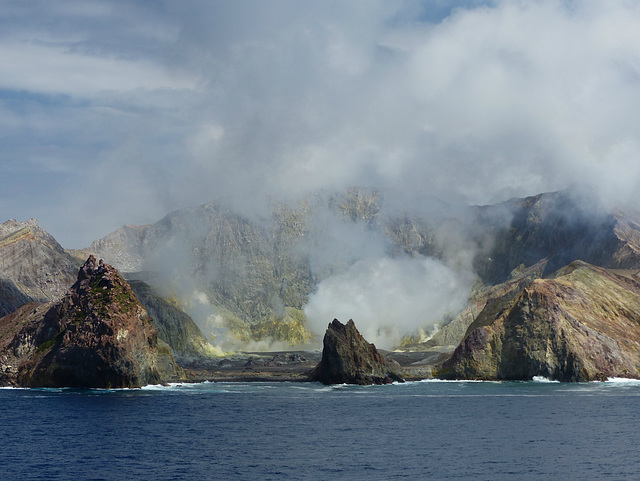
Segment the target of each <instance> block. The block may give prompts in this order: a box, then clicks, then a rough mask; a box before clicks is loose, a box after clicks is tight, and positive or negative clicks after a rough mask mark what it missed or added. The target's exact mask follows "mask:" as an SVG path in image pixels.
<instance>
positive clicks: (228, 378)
mask: <svg viewBox="0 0 640 481" xmlns="http://www.w3.org/2000/svg"><path fill="white" fill-rule="evenodd" d="M380 353H381V354H382V355H383V356H384V357H385V358H386V359H388V360H389V361H392V362H395V363H397V365H398V366H399V371H400V373H401V374H402V376H403V378H404V379H405V380H406V381H420V380H422V379H430V378H431V377H432V375H431V370H432V368H433V366H434V364H435V363H434V360H435V359H438V360H440V359H442V356H446V355H447V354H441V353H437V352H396V351H382V350H381V351H380ZM321 358H322V352H321V351H319V350H318V351H272V352H241V353H234V354H233V355H229V356H227V357H224V358H221V359H211V360H206V361H201V360H199V361H193V362H191V363H189V364H186V365H183V369H184V373H185V380H186V381H187V382H206V381H209V382H311V379H310V377H309V376H310V374H311V371H312V370H313V369H314V368H315V367H316V365H317V364H318V362H319V361H320V359H321Z"/></svg>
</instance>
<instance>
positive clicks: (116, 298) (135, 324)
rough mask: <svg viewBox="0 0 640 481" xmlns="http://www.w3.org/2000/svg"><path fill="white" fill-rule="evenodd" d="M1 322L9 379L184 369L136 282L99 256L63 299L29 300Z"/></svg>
mask: <svg viewBox="0 0 640 481" xmlns="http://www.w3.org/2000/svg"><path fill="white" fill-rule="evenodd" d="M0 326H1V327H0V333H1V334H3V336H2V338H1V339H0V347H4V349H3V351H2V361H1V362H2V370H3V372H4V375H5V379H4V382H5V383H8V384H17V385H21V386H30V387H35V386H43V387H59V386H70V387H101V388H115V387H138V386H142V385H145V384H158V383H163V382H166V381H168V380H172V379H177V378H179V377H180V374H181V372H180V369H179V368H178V367H177V365H176V363H175V360H174V359H173V355H172V354H171V349H170V347H169V346H168V345H167V344H166V343H164V342H159V341H158V333H157V330H156V329H155V327H154V326H153V323H152V321H151V318H150V317H149V315H148V314H147V312H146V310H145V309H144V308H143V307H142V305H141V304H140V302H139V301H138V300H137V299H136V297H135V295H134V294H133V292H132V291H131V288H130V287H129V285H128V284H127V283H126V281H125V280H124V279H123V278H122V277H121V276H120V275H119V273H118V272H117V271H116V270H115V269H114V268H112V267H111V266H109V265H108V264H104V263H103V262H102V261H100V262H99V263H97V262H96V259H95V258H94V257H93V256H91V257H89V259H88V260H87V261H86V262H85V264H84V265H83V266H82V268H81V269H80V272H79V273H78V277H77V281H76V283H75V284H74V285H73V286H72V287H71V289H69V291H68V292H67V293H66V294H65V296H64V297H63V298H62V299H61V300H60V301H58V302H56V303H50V304H40V305H38V304H33V303H32V304H27V305H25V306H23V307H22V308H21V309H19V310H17V311H16V312H14V313H12V314H11V315H9V316H6V317H5V318H3V319H0Z"/></svg>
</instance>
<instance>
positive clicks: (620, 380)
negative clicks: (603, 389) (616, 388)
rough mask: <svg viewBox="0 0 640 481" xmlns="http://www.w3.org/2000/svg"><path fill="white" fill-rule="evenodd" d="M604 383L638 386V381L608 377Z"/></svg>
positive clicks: (639, 383) (639, 381)
mask: <svg viewBox="0 0 640 481" xmlns="http://www.w3.org/2000/svg"><path fill="white" fill-rule="evenodd" d="M605 382H607V383H615V384H633V385H640V379H630V378H627V377H610V378H608V379H607V380H606V381H605Z"/></svg>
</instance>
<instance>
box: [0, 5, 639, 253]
mask: <svg viewBox="0 0 640 481" xmlns="http://www.w3.org/2000/svg"><path fill="white" fill-rule="evenodd" d="M638 38H640V3H639V2H635V1H611V2H601V1H592V0H585V1H581V2H573V1H566V2H562V1H526V2H525V1H511V2H501V1H496V2H446V1H428V2H417V1H413V2H402V1H398V2H394V1H387V0H385V1H380V2H376V1H373V0H371V1H353V2H338V1H336V2H331V1H322V2H312V1H309V2H298V1H238V2H227V1H224V2H223V1H191V2H174V1H166V2H163V1H153V2H152V1H87V2H78V1H65V0H58V1H56V2H50V1H40V2H37V1H34V2H22V1H8V2H4V3H3V7H2V9H0V65H2V68H0V162H1V163H0V165H1V166H2V167H1V168H2V175H1V176H0V217H1V218H0V221H4V220H7V219H10V218H17V219H18V220H26V219H28V218H30V217H36V218H37V219H38V220H39V222H40V223H41V225H42V226H43V227H44V228H45V229H47V230H48V231H49V232H51V233H52V234H53V235H54V237H56V238H57V239H58V240H59V241H60V242H61V243H62V244H63V245H64V246H65V247H71V248H79V247H84V246H87V245H88V244H89V243H90V242H91V241H92V240H95V239H97V238H100V237H103V236H104V235H106V234H108V233H109V232H111V231H113V230H115V229H116V228H118V227H119V226H121V225H124V224H139V223H148V222H155V221H157V220H158V219H159V218H161V217H162V216H163V215H164V214H166V213H168V212H169V211H171V210H174V209H177V208H181V207H185V206H190V205H197V204H201V203H204V202H208V201H211V200H214V199H216V198H219V197H227V198H231V199H233V201H234V202H235V203H236V205H237V208H238V209H240V210H244V211H246V212H252V211H255V210H256V209H257V208H258V206H260V205H263V199H264V196H270V197H271V198H282V199H295V198H298V197H301V196H304V195H307V194H309V193H310V192H313V191H315V190H317V189H341V188H344V187H348V186H352V185H367V186H378V187H381V188H385V189H393V190H394V191H396V192H401V193H402V195H403V197H404V200H405V201H406V203H407V205H413V206H415V205H420V203H421V202H426V201H427V200H426V199H428V198H430V197H431V196H435V197H438V198H440V199H442V200H445V201H448V202H456V203H466V204H482V203H490V202H497V201H500V200H504V199H506V198H509V197H512V196H515V195H518V196H524V195H531V194H535V193H538V192H541V191H548V190H554V189H558V188H562V187H565V186H567V185H569V184H571V183H573V182H585V183H588V184H590V185H592V186H594V188H596V189H597V190H598V192H600V193H601V194H602V196H603V198H604V199H605V200H607V201H608V202H612V203H613V202H616V203H617V202H630V203H632V204H635V205H638V204H640V202H638V199H637V197H638V196H637V195H636V192H638V187H640V160H639V158H638V154H639V152H640V139H639V132H638V130H639V129H640V118H639V117H640V108H639V107H640V42H638V41H637V39H638Z"/></svg>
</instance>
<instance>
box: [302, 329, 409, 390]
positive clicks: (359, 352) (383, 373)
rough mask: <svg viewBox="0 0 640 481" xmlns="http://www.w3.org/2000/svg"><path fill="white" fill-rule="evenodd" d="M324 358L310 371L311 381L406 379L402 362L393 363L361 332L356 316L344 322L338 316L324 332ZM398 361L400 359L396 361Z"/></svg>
mask: <svg viewBox="0 0 640 481" xmlns="http://www.w3.org/2000/svg"><path fill="white" fill-rule="evenodd" d="M323 346H324V347H323V349H322V359H321V360H320V363H318V365H317V366H316V367H315V368H314V370H313V371H312V372H311V374H310V380H311V381H319V382H322V383H324V384H391V383H392V382H394V381H397V382H402V381H403V378H402V376H401V375H400V374H399V373H398V368H399V367H400V366H399V365H397V366H392V363H391V362H389V361H388V360H386V359H385V358H384V357H382V355H381V354H380V353H379V352H378V350H377V349H376V346H374V345H373V344H370V343H368V342H367V341H366V340H365V338H364V337H362V335H361V334H360V332H358V329H357V328H356V325H355V323H354V322H353V320H352V319H350V320H349V322H347V324H346V325H345V324H342V323H341V322H340V321H338V320H337V319H334V320H333V321H332V322H331V323H330V324H329V327H328V328H327V332H326V334H325V335H324V340H323ZM396 364H397V363H396Z"/></svg>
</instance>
